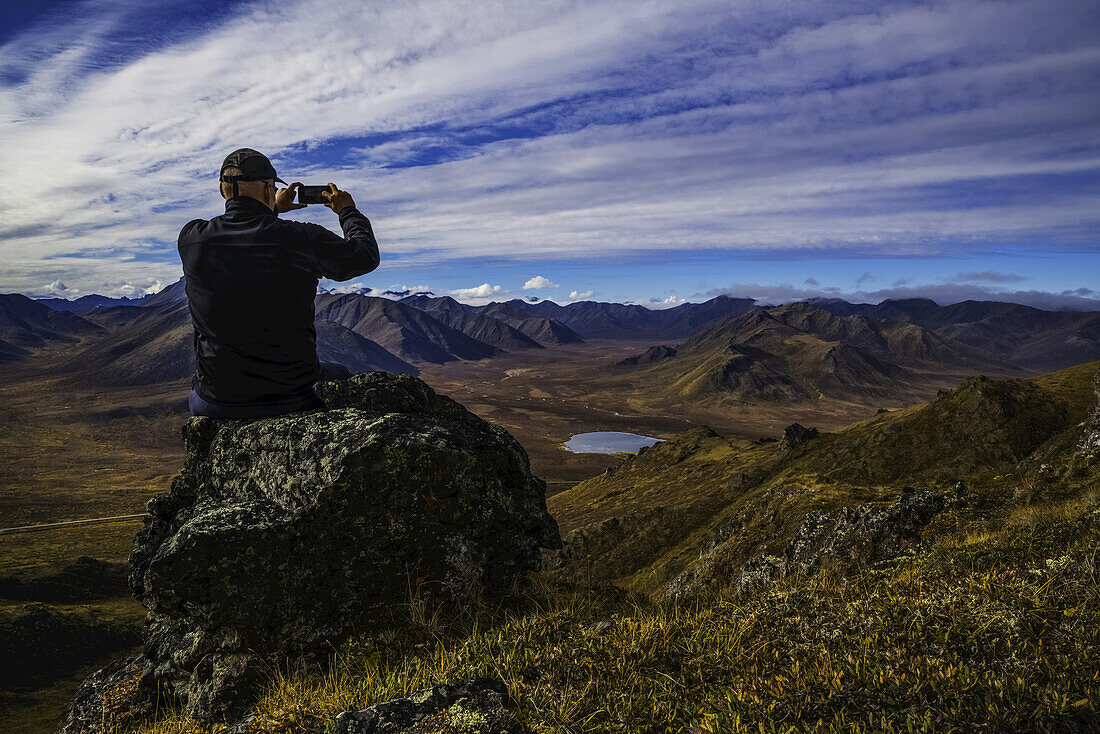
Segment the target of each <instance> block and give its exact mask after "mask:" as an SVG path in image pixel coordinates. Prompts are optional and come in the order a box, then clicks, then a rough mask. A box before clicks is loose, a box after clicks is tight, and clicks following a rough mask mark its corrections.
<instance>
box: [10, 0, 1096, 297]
mask: <svg viewBox="0 0 1100 734" xmlns="http://www.w3.org/2000/svg"><path fill="white" fill-rule="evenodd" d="M72 7H73V8H74V10H73V12H74V14H75V16H74V17H77V16H78V17H77V19H78V20H79V21H80V22H69V23H65V24H48V25H43V26H40V27H35V28H32V29H30V31H28V33H27V34H26V35H24V36H20V37H17V38H16V39H15V40H13V41H11V42H9V43H7V44H6V45H4V46H2V47H0V85H2V86H0V169H2V170H4V172H5V174H4V175H5V178H6V179H7V180H8V181H9V182H14V185H9V187H8V188H7V189H6V193H5V197H4V200H3V201H2V202H0V259H2V261H3V268H2V269H0V290H11V289H15V290H32V289H37V290H39V291H42V290H44V289H45V288H46V287H47V286H48V285H49V284H51V283H52V282H53V281H56V280H59V279H60V280H63V281H64V282H66V283H68V284H69V285H70V286H73V287H75V288H81V289H87V290H91V289H101V290H103V289H107V288H108V287H116V286H117V285H118V284H120V283H130V284H144V286H147V285H149V284H152V283H154V282H156V281H157V280H160V281H164V282H170V281H172V280H174V279H175V277H176V276H178V273H179V265H178V259H177V257H176V254H175V250H174V244H175V235H176V233H178V231H179V229H180V226H181V225H182V224H183V223H184V222H186V221H188V220H189V219H192V218H195V217H203V218H208V217H210V216H212V215H214V214H216V213H218V212H219V211H220V210H221V200H220V197H219V196H218V194H217V187H216V180H215V178H216V172H217V166H218V163H219V162H220V161H221V159H222V157H223V156H224V155H225V153H226V152H228V151H229V150H232V149H233V148H236V147H239V146H241V145H249V146H251V147H256V148H259V149H261V150H263V151H265V152H267V153H269V154H270V155H271V156H272V157H273V159H274V160H275V162H276V165H277V166H278V167H279V170H280V172H281V173H284V176H283V177H284V178H287V175H286V174H288V175H289V176H290V177H291V178H288V179H287V180H303V181H306V182H307V183H318V182H324V181H328V180H335V181H338V182H339V183H340V185H341V186H342V187H343V188H346V189H348V190H350V191H352V193H353V194H354V195H355V196H356V199H357V201H358V202H359V203H360V208H362V209H363V210H364V211H365V212H367V213H368V215H369V216H371V217H372V219H373V220H374V222H375V224H376V230H377V232H378V234H379V239H380V241H381V243H382V246H383V250H384V251H385V252H386V253H387V254H394V255H399V256H400V257H401V262H402V263H404V264H406V265H408V266H416V265H417V264H420V265H424V266H426V265H429V264H437V263H441V262H445V261H447V260H460V259H463V258H473V257H493V258H497V259H504V258H508V259H515V260H524V259H539V260H548V259H583V258H590V257H594V256H606V255H608V254H613V253H623V254H625V253H631V252H637V251H654V252H660V253H667V252H670V251H676V250H688V249H712V250H721V249H730V250H757V251H762V252H767V251H771V250H785V251H786V250H801V251H805V252H813V253H822V252H829V251H833V250H837V251H839V250H843V251H844V252H847V253H850V252H853V251H857V252H863V253H865V254H867V255H869V256H871V255H876V254H891V255H898V254H909V255H927V256H934V255H937V254H941V253H945V252H951V253H964V254H965V253H974V252H980V251H983V250H987V249H991V248H993V249H995V248H998V247H1001V246H1005V245H1022V246H1030V247H1041V248H1044V249H1046V250H1049V251H1058V250H1061V251H1069V250H1073V249H1086V250H1090V251H1095V249H1096V247H1097V242H1098V239H1097V238H1098V236H1100V207H1097V194H1098V192H1100V122H1098V121H1100V101H1098V100H1100V81H1098V80H1100V47H1097V45H1096V43H1095V38H1096V34H1097V32H1098V29H1100V6H1097V5H1096V4H1095V3H1086V2H1078V1H1076V0H1042V1H1040V0H953V1H950V2H941V3H933V4H925V3H916V2H913V3H906V2H899V3H890V4H881V3H873V2H870V0H850V1H847V2H836V3H796V2H793V1H791V0H779V1H778V2H774V3H739V2H737V3H729V2H723V1H720V0H713V1H712V0H692V1H689V2H684V3H676V4H662V3H637V2H628V1H627V0H592V1H590V2H583V3H582V2H579V0H576V1H571V0H552V1H551V2H546V3H527V4H522V5H516V4H514V3H504V2H481V3H452V2H444V0H410V1H408V2H379V3H371V4H362V3H351V4H341V5H333V4H332V3H330V2H328V1H327V0H299V1H298V2H292V3H287V2H278V3H276V2H273V1H261V2H255V3H248V4H245V5H241V6H239V7H232V6H227V10H225V11H224V12H223V14H222V15H218V16H216V17H215V18H214V19H213V20H211V21H209V22H207V23H191V24H190V26H189V30H188V32H187V33H184V34H173V33H171V32H169V31H168V30H165V29H166V28H169V26H170V24H168V23H167V22H162V23H161V24H160V25H158V26H156V28H157V29H158V30H157V32H156V33H153V34H151V35H146V36H145V37H142V36H141V34H142V33H149V31H146V30H143V28H144V26H143V25H141V24H139V22H138V21H137V20H136V19H137V18H139V17H144V16H147V15H149V14H150V13H152V14H154V15H157V14H165V17H166V18H167V17H168V15H167V13H166V10H165V9H166V8H168V7H172V8H175V7H178V6H177V5H172V6H169V5H168V4H166V3H162V2H136V1H132V2H125V3H117V4H116V3H99V2H95V3H93V2H87V3H83V4H78V5H74V6H72ZM127 34H129V35H130V36H131V37H133V36H136V41H134V40H132V41H131V42H130V43H128V44H126V45H125V46H120V44H119V41H118V39H119V38H124V37H126V36H127ZM242 48H243V49H248V50H249V51H248V53H247V54H246V55H243V56H242V54H241V51H240V49H242ZM120 49H122V50H120ZM295 217H296V218H304V219H306V220H308V221H316V222H321V223H324V224H326V225H328V226H330V227H334V226H335V219H334V217H332V216H331V214H328V212H327V210H324V211H313V210H309V211H307V212H305V213H304V214H300V215H298V214H296V215H295ZM971 275H973V273H972V274H971ZM972 280H979V279H972ZM984 282H1008V281H991V280H986V281H984ZM144 286H143V287H144Z"/></svg>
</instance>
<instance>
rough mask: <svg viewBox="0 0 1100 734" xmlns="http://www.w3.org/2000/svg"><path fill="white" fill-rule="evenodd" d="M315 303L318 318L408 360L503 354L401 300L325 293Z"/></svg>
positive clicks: (434, 359) (436, 359) (467, 357)
mask: <svg viewBox="0 0 1100 734" xmlns="http://www.w3.org/2000/svg"><path fill="white" fill-rule="evenodd" d="M316 303H317V305H316V314H317V318H319V319H326V320H328V321H335V322H336V323H338V324H341V325H343V326H346V327H347V328H349V329H351V330H352V331H354V332H355V333H357V334H359V335H360V336H364V337H366V338H368V339H370V340H372V341H374V342H377V343H378V344H380V345H381V346H382V347H383V348H385V349H386V350H387V351H389V352H390V353H392V354H394V355H396V356H397V357H400V358H401V359H403V360H405V361H422V362H434V363H437V364H438V363H442V362H448V361H451V360H455V359H485V358H486V357H492V356H494V355H496V354H498V353H499V352H500V350H499V349H498V348H497V347H494V346H492V345H489V344H486V343H485V342H482V341H479V340H477V339H474V338H472V337H470V336H467V335H466V334H464V333H462V332H461V331H459V330H458V329H454V328H451V327H450V326H447V325H446V324H444V323H443V322H441V321H439V320H438V319H436V318H435V317H433V316H431V315H429V314H427V313H425V312H423V311H421V310H419V309H416V308H413V307H412V306H408V305H406V304H403V303H400V302H398V301H391V300H389V299H386V298H373V297H371V296H362V295H357V294H345V295H338V294H332V293H323V294H321V295H319V296H317V301H316Z"/></svg>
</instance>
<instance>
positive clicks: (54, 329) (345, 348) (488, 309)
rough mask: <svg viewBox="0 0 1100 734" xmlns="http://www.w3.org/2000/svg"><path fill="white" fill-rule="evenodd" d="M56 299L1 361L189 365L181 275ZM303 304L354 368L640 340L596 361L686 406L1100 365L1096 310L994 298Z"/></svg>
mask: <svg viewBox="0 0 1100 734" xmlns="http://www.w3.org/2000/svg"><path fill="white" fill-rule="evenodd" d="M57 300H58V299H41V300H34V299H31V298H27V297H26V296H23V295H20V294H8V295H0V362H7V363H16V362H27V361H33V360H34V359H35V354H36V350H38V349H39V348H42V347H48V346H57V347H63V348H64V353H63V354H62V356H61V357H60V358H56V357H51V359H57V360H58V364H59V365H61V366H62V367H63V369H65V370H67V371H69V372H71V373H73V374H76V375H80V376H81V377H82V378H84V379H87V380H91V381H95V382H99V383H103V384H107V385H136V384H149V383H154V382H160V381H164V380H170V379H179V378H184V377H187V376H188V375H190V374H191V373H192V372H193V369H194V367H193V356H192V329H191V324H190V315H189V313H188V310H187V299H186V293H185V290H184V281H183V279H180V280H179V281H177V282H176V283H174V284H172V285H171V286H169V287H167V288H165V289H164V290H162V291H160V292H158V293H155V294H151V295H148V296H145V297H143V298H141V299H106V298H103V297H92V296H86V297H83V298H82V299H78V301H80V303H79V304H78V301H71V302H66V303H63V304H58V303H56V301H57ZM119 301H121V302H119ZM315 303H316V317H317V321H316V328H317V345H318V355H319V356H320V358H321V359H323V360H326V361H336V362H341V363H343V364H346V365H347V366H349V367H350V368H351V369H353V370H354V371H357V372H360V371H370V370H385V371H389V372H400V373H406V374H417V373H418V370H419V367H420V366H422V365H429V364H436V365H438V364H445V363H448V362H453V361H456V360H483V359H492V358H495V357H498V356H500V355H503V354H509V353H522V352H525V351H536V350H540V351H541V350H547V349H552V348H555V347H561V346H566V345H583V344H584V343H585V342H587V341H596V340H617V341H627V342H637V343H638V346H639V352H638V353H637V354H636V355H635V356H633V357H628V358H626V359H622V360H620V361H619V362H618V363H616V364H614V365H606V367H607V368H608V373H609V374H612V375H615V374H621V375H625V376H627V377H629V378H630V379H632V380H642V381H643V382H645V383H648V384H652V385H655V386H658V387H659V388H660V389H662V390H664V391H666V392H667V393H670V394H672V395H675V396H678V397H680V398H683V399H688V400H697V399H712V398H720V399H729V400H734V401H758V400H763V401H805V400H814V399H817V398H820V397H824V396H829V397H836V398H840V399H846V400H876V399H881V398H885V397H888V396H890V395H896V394H899V392H905V391H909V390H911V389H913V388H917V387H919V386H921V385H927V384H928V379H929V377H930V376H934V375H943V374H959V373H967V374H970V373H973V372H976V371H984V372H987V373H990V374H999V375H1012V374H1017V375H1026V374H1035V373H1037V372H1043V371H1050V370H1056V369H1061V368H1065V367H1068V366H1072V365H1074V364H1080V363H1084V362H1088V361H1092V360H1096V359H1100V313H1098V312H1060V311H1058V312H1056V311H1043V310H1041V309H1036V308H1031V307H1028V306H1021V305H1018V304H1013V303H1001V302H993V301H966V302H962V303H956V304H952V305H949V306H939V305H938V304H936V303H935V302H933V301H930V300H926V299H908V300H887V301H883V302H882V303H879V304H854V303H849V302H847V301H843V300H840V299H817V300H812V301H807V302H799V303H790V304H784V305H780V306H759V305H756V304H755V303H754V301H753V300H752V299H744V298H730V297H727V296H718V297H716V298H712V299H711V300H709V301H706V302H703V303H685V304H681V305H679V306H676V307H674V308H669V309H664V310H653V309H647V308H645V307H643V306H638V305H628V304H619V303H602V302H596V301H580V302H576V303H570V304H568V305H564V306H563V305H559V304H557V303H554V302H552V301H539V302H529V301H524V300H520V299H514V300H510V301H504V302H493V303H490V304H488V305H481V306H472V305H467V304H463V303H460V302H459V301H457V300H455V299H453V298H450V297H448V296H443V297H437V296H432V295H427V294H422V293H421V294H414V295H407V296H404V297H401V298H399V299H397V300H395V299H393V298H378V297H373V296H368V295H364V294H359V293H343V294H341V293H333V292H327V293H325V292H322V293H319V294H318V295H317V298H316V302H315ZM88 306H92V307H91V308H90V309H89V308H87V307H88ZM660 342H664V343H663V344H661V343H660Z"/></svg>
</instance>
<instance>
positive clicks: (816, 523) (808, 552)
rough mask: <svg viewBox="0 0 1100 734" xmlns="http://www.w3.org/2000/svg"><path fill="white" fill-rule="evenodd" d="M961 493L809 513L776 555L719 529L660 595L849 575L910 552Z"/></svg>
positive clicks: (736, 529) (738, 532)
mask: <svg viewBox="0 0 1100 734" xmlns="http://www.w3.org/2000/svg"><path fill="white" fill-rule="evenodd" d="M965 491H966V488H965V485H963V484H962V483H961V482H960V483H959V485H958V486H957V487H956V488H955V489H954V490H952V491H950V492H946V493H945V492H935V491H931V490H925V491H921V492H906V493H905V494H904V495H903V496H902V497H901V498H900V499H898V500H897V501H895V502H892V503H890V504H888V505H869V504H865V505H854V506H848V507H841V508H838V509H835V510H829V511H816V512H810V513H808V514H807V515H806V516H805V517H804V518H803V519H802V523H801V524H800V526H799V528H798V530H797V531H796V532H795V534H794V536H793V537H792V538H791V540H790V541H789V542H787V544H786V547H785V548H784V550H783V554H782V555H774V554H759V551H757V555H751V551H750V550H749V548H747V547H746V543H747V539H746V538H745V537H744V534H743V532H742V528H741V527H740V526H739V525H737V524H734V525H732V526H730V527H728V528H722V529H720V530H719V531H718V532H717V533H716V535H715V538H713V539H712V540H711V541H710V542H708V543H706V544H705V545H704V546H703V550H702V553H701V554H700V557H699V560H698V561H696V562H695V563H694V564H693V565H692V566H690V567H689V568H688V569H687V570H685V571H684V572H683V573H682V574H680V575H679V576H678V577H676V578H675V579H673V580H672V581H671V582H670V583H669V584H668V586H667V587H666V589H665V594H666V596H669V597H673V598H676V597H691V596H698V595H699V594H702V593H704V592H707V591H717V590H721V589H724V588H727V587H735V588H737V589H739V590H741V591H745V590H747V589H750V588H752V587H754V586H759V585H761V584H767V583H770V582H772V581H775V580H777V579H780V578H783V577H785V576H789V575H791V574H814V573H819V572H821V571H825V570H843V571H850V570H854V569H858V568H861V567H866V566H869V565H872V564H875V563H879V562H882V561H887V560H891V559H894V558H898V557H899V556H902V555H904V554H905V553H906V552H908V551H909V550H910V549H912V548H915V547H916V546H917V545H918V544H919V536H920V531H921V529H922V528H924V527H925V526H927V525H928V523H929V522H931V521H932V519H933V518H934V517H935V516H936V515H937V514H939V513H940V512H941V511H942V510H943V509H944V508H945V507H947V506H948V505H949V504H952V503H955V502H958V501H960V500H961V499H962V497H963V495H964V493H965ZM746 555H749V556H750V557H749V558H747V560H746ZM738 559H741V560H738Z"/></svg>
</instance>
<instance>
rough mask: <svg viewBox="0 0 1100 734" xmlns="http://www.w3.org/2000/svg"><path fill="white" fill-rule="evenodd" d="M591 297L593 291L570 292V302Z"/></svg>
mask: <svg viewBox="0 0 1100 734" xmlns="http://www.w3.org/2000/svg"><path fill="white" fill-rule="evenodd" d="M591 297H592V291H569V300H571V301H582V300H584V299H585V298H591Z"/></svg>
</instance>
